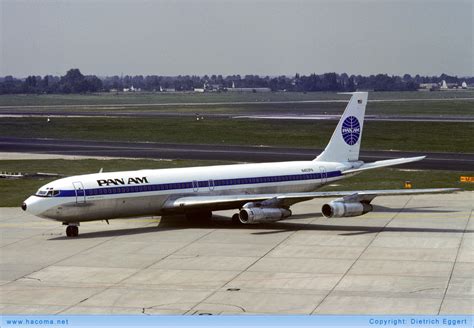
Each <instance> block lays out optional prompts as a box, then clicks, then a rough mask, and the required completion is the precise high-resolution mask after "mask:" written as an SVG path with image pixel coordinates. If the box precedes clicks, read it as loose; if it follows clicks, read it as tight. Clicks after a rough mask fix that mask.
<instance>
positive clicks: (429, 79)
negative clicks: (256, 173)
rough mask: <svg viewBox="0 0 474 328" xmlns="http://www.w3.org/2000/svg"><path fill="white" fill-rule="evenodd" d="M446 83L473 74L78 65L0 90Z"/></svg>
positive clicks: (7, 83) (388, 87)
mask: <svg viewBox="0 0 474 328" xmlns="http://www.w3.org/2000/svg"><path fill="white" fill-rule="evenodd" d="M442 80H445V81H446V82H447V83H457V84H461V82H463V81H466V82H467V83H468V84H472V83H474V77H471V78H462V79H460V78H458V77H457V76H449V75H447V74H441V75H440V76H420V75H415V76H411V75H410V74H404V75H403V76H402V77H400V76H396V75H387V74H377V75H370V76H362V75H350V76H349V75H348V74H346V73H342V74H337V73H334V72H330V73H324V74H320V75H318V74H314V73H313V74H310V75H300V74H298V73H297V74H295V75H294V76H285V75H281V76H277V77H269V76H259V75H252V74H249V75H245V76H243V77H242V76H240V75H228V76H225V77H224V76H222V75H216V74H212V75H210V76H208V75H204V76H196V75H179V76H159V75H147V76H142V75H135V76H130V75H125V76H117V75H114V76H108V77H101V78H98V77H97V76H95V75H83V74H82V73H81V72H80V70H79V69H77V68H73V69H70V70H69V71H67V72H66V74H65V75H64V76H61V77H58V76H52V75H46V76H44V77H41V76H34V75H31V76H28V77H27V78H26V79H18V78H14V77H13V76H5V77H3V78H2V77H0V94H15V93H37V94H40V93H66V94H67V93H91V92H109V91H121V90H123V89H124V88H130V87H132V86H133V87H134V88H135V89H141V90H145V91H159V90H160V89H170V88H172V89H175V90H177V91H187V90H193V89H194V88H203V87H204V85H206V86H208V87H211V88H213V89H214V90H219V91H225V90H226V89H228V88H232V86H235V87H236V88H270V89H271V90H272V91H281V90H285V91H299V92H313V91H332V92H334V91H355V90H374V91H412V90H417V89H418V88H419V85H420V84H421V83H440V82H441V81H442Z"/></svg>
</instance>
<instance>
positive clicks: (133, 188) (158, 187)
mask: <svg viewBox="0 0 474 328" xmlns="http://www.w3.org/2000/svg"><path fill="white" fill-rule="evenodd" d="M338 176H341V171H331V172H327V173H326V178H328V179H329V178H334V177H338ZM305 180H321V173H306V174H292V175H275V176H266V177H251V178H235V179H218V180H200V181H196V182H194V183H195V184H196V183H197V185H198V187H199V188H208V187H209V184H210V183H211V187H212V182H213V183H214V188H216V187H222V186H237V185H254V184H263V183H274V182H288V181H305ZM195 187H196V185H194V188H195ZM177 189H190V190H193V182H191V181H188V182H174V183H161V184H144V185H128V186H114V187H102V188H92V189H86V190H85V193H86V196H96V195H115V194H129V193H135V192H149V191H164V190H177ZM83 192H84V191H82V190H78V191H77V193H78V196H84V194H83ZM75 196H76V191H75V190H61V192H60V194H59V195H58V196H57V197H75Z"/></svg>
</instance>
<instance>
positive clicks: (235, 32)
mask: <svg viewBox="0 0 474 328" xmlns="http://www.w3.org/2000/svg"><path fill="white" fill-rule="evenodd" d="M473 16H474V1H473V0H451V1H450V0H446V1H436V0H433V1H428V0H400V1H389V0H378V1H377V0H333V1H328V0H326V1H322V0H313V1H309V0H307V1H301V0H285V1H274V0H272V1H270V0H265V1H263V0H260V1H257V0H199V1H198V0H195V1H193V0H167V1H163V0H162V1H158V0H157V1H143V0H138V1H132V0H129V1H123V0H118V1H112V0H107V1H105V0H101V1H99V0H94V1H91V0H85V1H79V0H75V1H72V0H70V1H48V0H43V1H22V0H0V45H1V50H0V76H5V75H13V76H16V77H26V76H28V75H45V74H53V75H64V74H65V72H66V71H67V70H68V69H70V68H79V69H80V70H81V72H82V73H83V74H95V75H98V76H106V75H120V74H124V75H125V74H130V75H136V74H142V75H204V74H222V75H230V74H241V75H245V74H259V75H270V76H275V75H282V74H284V75H293V74H295V73H297V72H298V73H300V74H310V73H317V74H321V73H325V72H337V73H343V72H347V73H348V74H362V75H369V74H378V73H387V74H397V75H402V74H404V73H409V74H412V75H415V74H421V75H439V74H441V73H446V74H451V75H458V76H473V75H474V59H473V58H474V49H473V48H474V41H473V34H474V32H473V30H474V26H473Z"/></svg>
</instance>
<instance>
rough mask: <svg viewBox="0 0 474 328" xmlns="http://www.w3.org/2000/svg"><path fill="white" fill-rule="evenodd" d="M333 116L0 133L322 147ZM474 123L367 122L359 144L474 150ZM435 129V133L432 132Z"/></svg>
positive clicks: (18, 121) (5, 127)
mask: <svg viewBox="0 0 474 328" xmlns="http://www.w3.org/2000/svg"><path fill="white" fill-rule="evenodd" d="M336 124H337V123H336V121H298V120H293V121H290V122H288V121H283V120H248V119H205V120H203V121H196V120H195V119H194V118H192V117H185V118H54V119H53V121H52V122H51V123H49V124H48V123H46V121H45V119H44V118H31V117H28V118H26V117H25V118H0V126H1V129H0V136H6V137H23V138H26V137H36V138H59V139H84V140H109V141H148V142H165V143H166V142H168V143H196V144H230V145H265V146H290V147H308V148H323V147H325V145H326V144H327V142H328V141H329V139H330V136H331V134H332V132H333V131H334V128H335V126H336ZM472 131H474V123H442V122H430V123H423V122H371V121H369V122H366V123H365V126H364V136H363V141H362V148H363V149H365V150H404V151H418V152H462V153H473V152H474V133H472ZM434 132H435V133H434Z"/></svg>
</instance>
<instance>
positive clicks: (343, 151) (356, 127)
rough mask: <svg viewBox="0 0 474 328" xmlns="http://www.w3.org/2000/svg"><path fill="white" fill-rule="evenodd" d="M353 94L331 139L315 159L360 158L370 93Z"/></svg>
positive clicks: (341, 160) (344, 159)
mask: <svg viewBox="0 0 474 328" xmlns="http://www.w3.org/2000/svg"><path fill="white" fill-rule="evenodd" d="M351 94H352V97H351V100H350V101H349V103H348V104H347V107H346V110H345V111H344V114H342V117H341V119H340V121H339V123H338V124H337V127H336V130H335V131H334V133H333V134H332V137H331V140H330V141H329V143H328V145H327V146H326V149H324V151H323V152H322V153H321V154H320V155H319V156H318V157H316V159H315V161H322V162H349V161H357V160H358V159H359V150H360V143H361V139H362V129H363V127H364V116H365V106H366V105H367V97H368V93H367V92H353V93H351Z"/></svg>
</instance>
